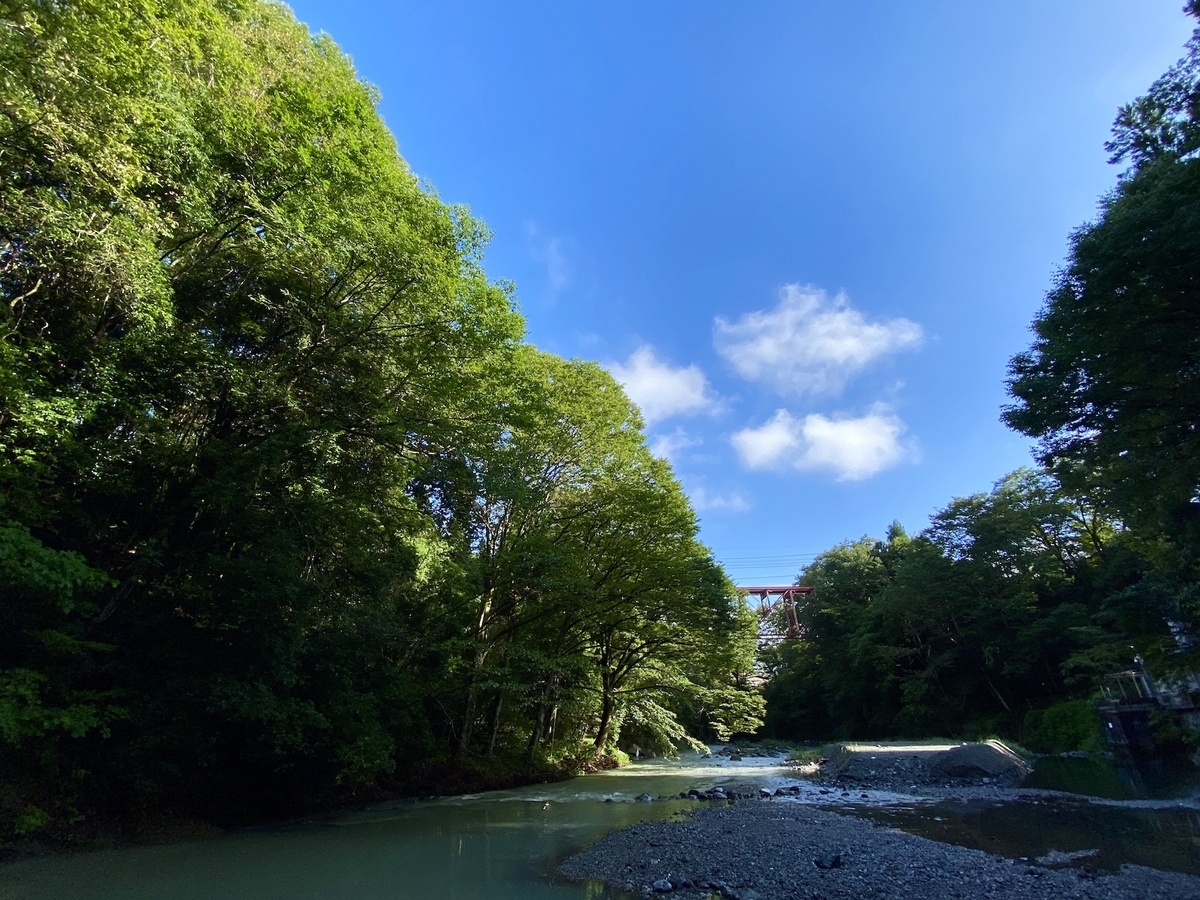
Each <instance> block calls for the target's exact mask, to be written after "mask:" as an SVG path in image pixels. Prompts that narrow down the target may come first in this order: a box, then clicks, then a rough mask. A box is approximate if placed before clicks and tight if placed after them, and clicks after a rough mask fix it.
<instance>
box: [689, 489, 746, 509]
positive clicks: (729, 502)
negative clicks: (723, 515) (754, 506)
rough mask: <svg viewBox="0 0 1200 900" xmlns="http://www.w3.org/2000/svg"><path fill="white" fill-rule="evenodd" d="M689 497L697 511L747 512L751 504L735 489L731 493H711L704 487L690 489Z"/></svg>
mask: <svg viewBox="0 0 1200 900" xmlns="http://www.w3.org/2000/svg"><path fill="white" fill-rule="evenodd" d="M688 497H689V498H690V499H691V501H692V506H693V507H694V508H695V509H696V510H697V512H734V513H740V512H746V511H747V510H748V509H750V504H749V502H747V500H746V498H745V497H743V496H742V495H741V494H739V493H738V492H737V491H733V492H732V493H729V494H710V493H709V492H708V491H707V490H705V489H704V488H702V487H697V488H693V489H692V490H690V491H688Z"/></svg>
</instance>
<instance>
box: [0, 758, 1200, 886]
mask: <svg viewBox="0 0 1200 900" xmlns="http://www.w3.org/2000/svg"><path fill="white" fill-rule="evenodd" d="M1063 762H1064V763H1066V764H1067V765H1066V766H1065V767H1064V768H1062V771H1060V772H1058V774H1056V775H1054V777H1055V778H1057V779H1058V782H1057V783H1055V784H1053V785H1048V786H1054V787H1059V788H1062V787H1063V786H1064V785H1065V784H1066V782H1067V781H1069V780H1070V779H1071V778H1075V779H1077V780H1078V781H1079V784H1080V785H1083V784H1084V783H1085V782H1087V784H1089V785H1090V786H1091V787H1090V789H1091V791H1092V792H1093V793H1094V792H1095V791H1096V790H1097V788H1096V785H1097V784H1105V785H1109V787H1110V788H1111V790H1112V791H1116V790H1118V789H1120V790H1126V789H1131V788H1129V787H1128V784H1127V783H1126V782H1124V781H1121V777H1120V775H1119V773H1117V774H1116V776H1115V777H1116V780H1115V781H1113V780H1112V777H1111V776H1112V775H1113V773H1108V774H1104V773H1103V772H1101V773H1100V774H1099V775H1098V774H1097V772H1096V771H1093V770H1092V769H1091V768H1084V767H1080V766H1077V765H1075V764H1076V763H1086V762H1088V761H1086V760H1064V761H1063ZM779 763H780V760H778V759H768V758H761V757H760V758H757V759H756V758H750V757H748V758H746V759H744V760H743V761H741V762H731V761H729V760H727V759H722V758H713V759H709V760H705V759H699V758H697V757H695V756H691V755H689V756H688V757H685V759H683V760H675V761H672V760H650V761H644V762H639V763H636V764H635V765H633V766H630V767H628V768H625V769H619V770H614V771H611V772H603V773H599V774H596V775H589V776H587V777H585V778H577V779H574V780H571V781H566V782H561V783H558V784H549V785H534V786H530V787H526V788H520V789H518V790H512V791H497V792H493V793H488V794H475V795H467V796H462V797H452V798H444V799H439V800H432V801H425V802H405V803H396V804H389V805H381V806H377V807H374V808H371V809H366V810H362V811H358V812H353V813H347V814H344V815H340V816H337V817H335V818H331V819H329V820H328V821H322V822H313V823H310V824H307V825H300V826H294V827H288V828H278V829H260V830H252V831H243V832H239V833H234V834H229V835H225V836H223V837H221V838H217V839H215V840H210V841H204V842H198V843H190V844H176V845H172V846H166V847H141V848H130V849H125V850H116V851H107V852H98V853H89V854H81V855H78V856H71V857H57V858H50V859H43V860H29V861H25V862H20V863H15V864H11V865H7V866H3V867H0V900H83V898H88V900H93V898H94V900H150V898H156V900H157V898H167V897H169V898H172V900H202V898H203V900H216V898H221V900H275V898H279V900H284V898H286V900H351V898H353V900H374V898H389V900H394V898H398V897H437V898H439V900H442V898H445V900H474V898H485V897H486V898H487V900H506V898H534V900H615V898H617V897H619V896H623V895H619V894H616V893H613V892H611V891H609V889H607V888H605V887H603V886H601V885H594V884H593V885H580V884H573V883H569V882H561V881H554V880H551V879H549V878H547V877H546V876H547V873H548V872H549V871H550V870H551V869H553V867H554V864H555V861H556V860H558V859H561V858H562V857H564V856H567V855H569V854H570V853H572V852H574V851H576V850H578V849H581V848H582V847H584V846H587V845H588V844H590V843H592V842H593V841H595V840H598V839H599V838H600V837H602V836H603V835H604V834H607V833H608V832H609V831H612V830H613V829H616V828H621V827H623V826H625V825H630V824H634V823H636V822H640V821H646V820H650V819H659V818H664V817H668V816H672V815H676V814H678V813H680V812H681V811H683V810H686V809H689V808H693V807H695V806H697V805H698V804H697V803H696V802H694V801H689V800H678V799H673V800H657V799H656V801H655V802H652V803H647V802H637V801H636V799H635V798H637V797H638V796H639V795H643V794H648V795H650V796H651V797H654V798H660V797H664V796H666V797H669V796H673V795H677V794H678V793H680V792H683V791H687V790H688V789H690V788H693V787H694V788H698V789H700V790H704V789H706V788H709V787H712V786H714V785H717V784H721V785H726V786H729V785H731V784H732V785H743V786H745V787H747V788H750V789H757V788H758V787H776V786H780V785H783V784H796V779H794V778H792V777H790V775H791V773H790V772H789V771H788V770H786V769H783V768H781V767H780V765H779ZM1039 770H1040V771H1042V772H1043V777H1047V778H1049V777H1050V776H1051V775H1052V774H1054V773H1053V772H1052V771H1051V769H1047V768H1045V767H1039ZM1063 772H1066V773H1068V774H1067V775H1063V774H1062V773H1063ZM1104 779H1108V780H1107V781H1105V780H1104ZM1142 783H1143V785H1145V784H1151V783H1152V784H1157V782H1154V781H1153V779H1151V781H1150V782H1146V781H1145V779H1144V778H1143V782H1142ZM1120 785H1125V787H1124V788H1120V787H1119V786H1120ZM1135 787H1136V785H1135ZM1105 789H1106V790H1107V789H1108V788H1105ZM1147 789H1148V788H1147ZM1188 789H1189V790H1190V789H1191V788H1188ZM822 790H823V788H822V787H821V786H820V785H816V784H813V783H811V782H800V793H799V796H798V797H796V798H795V800H796V801H798V802H806V803H813V804H818V805H821V806H826V807H830V808H834V809H839V808H841V805H842V804H845V803H848V802H850V801H851V800H852V801H853V802H854V803H855V804H856V805H855V806H854V807H853V808H852V809H849V810H847V811H852V812H854V813H855V814H857V815H868V816H870V817H871V818H874V819H876V820H877V821H881V822H885V823H887V824H889V825H894V826H897V827H901V828H903V829H904V830H906V831H913V832H915V833H918V834H923V835H926V836H927V837H931V838H935V839H938V840H943V841H949V842H952V843H958V844H965V845H967V846H973V847H979V848H980V849H984V850H988V851H991V852H993V853H1000V854H1003V855H1007V856H1012V857H1019V856H1037V855H1040V854H1041V853H1044V852H1046V851H1047V850H1050V849H1056V850H1064V851H1071V850H1083V849H1089V850H1090V849H1099V850H1100V851H1101V856H1100V858H1099V859H1098V862H1099V863H1100V864H1101V865H1108V866H1113V865H1117V864H1119V863H1120V862H1126V861H1132V862H1141V863H1144V864H1146V865H1151V866H1158V867H1161V868H1171V869H1177V870H1179V871H1185V872H1195V873H1198V874H1200V866H1198V863H1197V858H1198V857H1200V812H1197V805H1196V804H1195V803H1193V804H1192V806H1191V807H1190V808H1155V809H1149V808H1140V809H1132V808H1129V806H1128V805H1127V804H1120V803H1115V802H1112V801H1109V802H1107V803H1100V804H1089V803H1084V802H1081V801H1070V800H1067V801H1054V802H1046V801H1042V802H1037V803H1033V802H1022V803H1009V804H999V803H977V804H923V803H917V802H915V798H911V797H904V796H901V795H889V794H884V793H882V792H878V791H872V792H870V795H869V798H867V799H863V798H862V797H861V796H859V794H860V793H861V792H856V793H855V794H854V795H853V797H851V796H850V795H849V794H847V796H846V798H843V797H841V796H840V792H834V793H832V794H831V793H830V792H829V791H828V790H827V789H825V793H822V792H821V791H822ZM1119 796H1123V795H1119ZM606 801H607V802H606ZM1147 802H1148V803H1150V801H1147ZM1151 805H1153V804H1151ZM1160 805H1161V804H1160Z"/></svg>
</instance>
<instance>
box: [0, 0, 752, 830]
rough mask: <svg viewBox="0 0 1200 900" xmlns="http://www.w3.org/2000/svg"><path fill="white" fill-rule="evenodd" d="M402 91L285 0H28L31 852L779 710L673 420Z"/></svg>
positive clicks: (0, 103) (7, 657)
mask: <svg viewBox="0 0 1200 900" xmlns="http://www.w3.org/2000/svg"><path fill="white" fill-rule="evenodd" d="M376 100H377V97H376V95H375V93H374V91H373V90H372V88H370V87H369V86H367V85H365V84H363V83H362V82H360V81H359V80H358V79H357V78H356V76H355V73H354V71H353V69H352V67H351V65H350V62H349V61H348V60H347V58H346V57H345V56H344V55H343V54H342V53H341V52H340V51H339V50H338V48H337V47H336V46H335V45H334V44H333V42H332V41H331V40H330V39H329V38H327V37H324V36H321V37H313V36H312V35H310V34H309V32H308V31H307V30H306V29H305V28H304V27H303V26H301V25H300V24H298V23H297V22H296V21H295V19H294V18H293V16H292V14H291V13H290V12H289V11H288V10H287V9H286V7H284V6H282V5H280V4H276V3H271V2H261V0H187V2H165V3H149V2H144V0H79V2H70V3H59V2H47V0H14V2H7V3H2V4H0V301H2V302H0V597H2V598H3V601H2V610H3V615H4V627H3V628H2V629H0V773H2V777H3V784H2V786H0V839H4V838H6V837H7V838H11V837H13V836H14V835H17V836H19V835H31V834H39V835H49V836H53V834H54V833H55V830H56V829H63V828H68V827H82V826H79V825H78V823H79V821H80V820H84V822H85V824H86V821H87V817H88V816H94V813H95V811H96V810H103V811H105V813H106V814H111V813H113V812H114V811H115V812H119V811H121V810H123V809H124V810H129V809H135V810H136V809H138V808H151V807H156V806H157V807H161V806H168V807H172V808H176V809H181V810H183V811H185V812H191V813H200V814H202V815H204V814H207V815H216V816H230V815H241V814H247V815H260V814H262V813H263V812H264V811H275V810H280V809H284V808H296V807H302V806H305V805H308V804H311V803H313V802H317V801H327V800H331V799H336V798H339V797H344V796H347V795H350V794H355V793H358V794H359V795H363V794H364V792H367V793H369V792H371V791H376V790H380V789H387V788H395V789H404V788H406V787H407V788H410V789H411V788H412V787H413V786H422V787H424V788H426V789H428V787H429V786H430V782H431V779H433V778H435V777H438V776H439V775H441V776H445V777H447V778H450V777H457V776H459V775H462V774H463V773H467V774H468V775H471V773H475V776H477V778H478V779H482V780H486V779H488V778H492V779H503V778H505V777H510V776H515V777H527V776H529V775H530V774H537V773H539V772H542V773H549V772H551V771H552V769H551V768H550V767H552V766H554V765H561V766H565V767H567V768H570V767H571V766H578V765H584V764H586V763H588V761H589V760H592V759H594V758H596V757H602V756H604V755H605V754H608V753H611V752H612V751H613V750H614V748H616V747H617V746H618V745H619V744H622V745H629V746H631V745H633V744H637V745H639V746H641V747H644V748H648V749H656V750H662V749H666V748H668V747H670V746H671V745H672V743H673V742H675V741H679V740H682V739H684V734H685V726H686V727H688V728H690V729H692V731H693V732H694V733H696V734H707V735H712V736H715V735H717V734H727V733H728V732H729V731H730V730H731V729H734V730H745V729H753V728H754V727H756V725H757V724H758V722H759V721H760V719H759V718H758V717H759V715H760V714H761V711H762V699H761V696H759V695H758V694H757V693H756V692H755V691H753V690H751V689H749V688H748V687H747V686H746V676H747V675H748V674H749V672H750V671H751V669H752V667H753V653H754V639H755V627H754V620H753V616H751V615H750V613H749V612H748V611H747V610H746V608H745V605H744V604H743V603H742V602H741V601H740V600H739V598H738V596H737V594H736V592H735V591H734V589H733V586H732V585H731V583H730V581H729V580H728V578H727V577H726V575H725V574H724V572H723V571H722V569H721V568H720V567H719V566H718V565H717V564H716V563H715V562H714V561H713V559H712V557H711V555H710V553H709V551H708V550H707V549H706V548H705V547H703V546H702V545H700V544H699V543H698V542H697V539H696V533H697V526H696V520H695V515H694V513H693V511H692V509H691V507H690V506H689V504H688V501H687V499H686V497H685V495H684V494H683V492H682V490H681V488H680V486H679V484H678V482H677V481H676V480H675V478H674V477H673V475H672V473H671V471H670V469H669V467H668V466H667V464H666V463H665V462H663V461H662V460H660V459H657V458H656V457H654V456H653V455H652V454H651V453H650V452H649V451H648V449H647V446H646V442H645V438H644V434H643V426H642V421H641V418H640V416H639V413H638V411H637V409H636V407H635V406H633V405H632V404H631V403H630V401H629V400H628V399H627V398H626V396H625V395H624V393H623V392H622V390H621V388H620V386H619V385H618V384H617V383H616V382H615V381H614V380H613V379H612V378H611V377H610V376H609V375H608V374H607V373H606V372H604V371H603V370H602V369H600V368H599V367H598V366H596V365H595V364H592V363H585V362H579V361H567V360H563V359H560V358H557V357H555V356H552V355H550V354H546V353H542V352H539V351H538V350H536V349H535V348H533V347H532V346H530V345H529V344H527V343H525V342H524V341H523V322H522V319H521V317H520V315H519V314H518V313H517V312H516V311H515V301H514V296H513V291H512V288H511V286H509V285H506V284H498V283H494V282H490V281H488V279H487V278H486V277H485V274H484V272H483V271H482V269H481V266H480V259H481V255H482V252H483V248H484V244H485V241H486V238H487V233H486V230H485V228H484V227H483V225H482V224H480V223H479V222H478V221H476V220H475V219H473V218H472V217H471V216H470V214H469V213H468V211H467V210H466V209H463V208H458V207H451V206H447V205H445V204H444V203H442V202H441V201H439V200H438V198H437V197H436V196H435V195H434V194H433V193H432V192H431V190H429V189H428V188H427V187H424V186H422V185H421V184H420V183H419V182H418V179H417V178H416V177H415V176H414V175H413V174H412V172H411V171H410V170H409V169H408V167H407V166H406V164H405V163H404V161H403V160H402V159H401V158H400V156H399V155H398V154H397V150H396V145H395V141H394V139H393V137H392V136H391V135H390V134H389V133H388V131H387V130H386V129H385V127H384V125H383V123H382V121H381V120H380V117H379V116H378V114H377V112H376V108H375V106H376ZM463 783H464V784H465V783H467V782H463Z"/></svg>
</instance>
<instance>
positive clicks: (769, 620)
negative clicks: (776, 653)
mask: <svg viewBox="0 0 1200 900" xmlns="http://www.w3.org/2000/svg"><path fill="white" fill-rule="evenodd" d="M812 592H813V588H811V587H808V586H806V585H802V584H785V585H774V586H767V587H759V586H751V587H739V588H738V593H739V594H741V595H742V596H743V597H745V598H746V600H747V602H750V603H753V604H755V605H754V606H753V607H752V608H753V609H754V610H755V612H757V613H758V639H759V640H760V641H765V642H768V643H776V642H778V641H783V640H789V639H791V638H798V637H800V617H799V616H798V615H797V614H796V605H797V604H799V603H803V602H804V600H805V599H806V598H807V597H808V596H809V595H810V594H812ZM776 610H780V611H782V612H783V615H782V617H780V616H774V615H772V613H774V612H775V611H776ZM781 619H782V625H783V631H780V630H779V625H780V620H781Z"/></svg>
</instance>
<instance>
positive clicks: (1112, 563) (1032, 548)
mask: <svg viewBox="0 0 1200 900" xmlns="http://www.w3.org/2000/svg"><path fill="white" fill-rule="evenodd" d="M1131 544H1133V545H1135V544H1136V541H1134V540H1132V538H1131V537H1130V536H1129V535H1128V534H1127V533H1126V532H1124V531H1122V530H1121V529H1120V528H1118V526H1117V525H1116V524H1115V523H1113V522H1112V521H1110V520H1106V519H1105V518H1103V516H1102V515H1101V514H1100V513H1099V512H1098V511H1097V509H1096V508H1095V507H1094V506H1093V505H1091V504H1090V503H1089V502H1086V501H1081V500H1079V499H1078V498H1075V497H1073V496H1072V495H1071V494H1070V493H1068V492H1066V491H1064V490H1063V489H1062V488H1061V487H1060V486H1059V485H1058V483H1057V482H1056V481H1055V480H1054V479H1053V478H1052V477H1050V476H1049V475H1048V474H1047V473H1045V472H1044V471H1043V472H1038V471H1032V470H1022V471H1019V472H1015V473H1013V474H1011V475H1009V476H1007V477H1006V478H1004V479H1003V480H1001V481H1000V482H998V483H997V485H996V487H995V488H994V489H993V490H992V491H991V492H990V493H988V494H980V495H976V496H972V497H967V498H961V499H957V500H954V501H953V502H951V503H950V504H949V505H948V506H947V507H946V508H945V509H943V510H942V511H940V512H938V513H937V514H935V515H934V516H933V517H932V523H931V525H930V527H929V528H928V529H927V530H926V531H925V532H923V533H922V534H920V535H918V536H917V537H915V538H909V537H908V536H907V535H906V534H904V532H903V530H902V529H900V528H899V527H898V526H895V525H893V527H892V529H891V531H890V532H889V535H888V538H887V540H886V541H875V540H871V539H869V538H864V539H862V540H860V541H857V542H855V543H850V544H843V545H841V546H840V547H836V548H834V549H832V550H829V551H826V552H825V553H823V554H821V555H820V556H818V557H817V558H816V560H814V561H813V563H812V564H811V565H810V566H809V567H808V568H807V569H806V570H805V571H804V572H802V573H801V575H800V579H799V580H800V582H802V583H804V584H810V585H812V586H813V587H814V588H815V592H814V594H813V596H812V599H811V600H810V601H809V602H808V603H807V604H806V605H805V606H804V608H803V609H801V610H800V611H799V616H800V620H801V625H802V629H803V636H802V637H801V639H800V640H797V641H795V642H792V643H790V644H786V645H784V647H783V648H782V649H780V650H778V651H775V653H774V655H773V658H768V659H767V660H766V662H767V664H768V666H769V668H770V670H771V673H772V676H773V677H772V678H771V680H770V681H769V683H768V684H767V687H766V689H765V694H766V698H767V703H768V706H767V727H768V730H769V731H770V732H771V733H773V734H775V735H776V736H781V737H793V738H802V739H812V738H826V737H844V738H859V737H862V738H880V737H893V736H898V735H902V736H905V737H925V736H933V735H964V736H968V737H976V736H979V735H986V734H991V733H1005V734H1009V735H1012V736H1016V735H1017V733H1018V731H1019V730H1020V728H1021V726H1022V723H1023V721H1028V720H1027V718H1026V712H1027V711H1028V710H1029V709H1031V708H1033V709H1035V710H1036V709H1041V708H1043V707H1045V706H1049V705H1052V704H1054V703H1056V702H1064V701H1087V700H1088V699H1089V698H1090V697H1091V695H1092V694H1093V692H1094V691H1095V690H1096V688H1097V679H1098V678H1099V677H1100V676H1102V675H1103V674H1106V673H1107V672H1110V671H1112V670H1114V669H1115V668H1117V667H1118V666H1121V665H1128V663H1129V661H1130V660H1131V658H1132V657H1133V655H1134V654H1135V652H1138V651H1141V652H1142V653H1144V654H1146V655H1147V656H1148V657H1153V658H1154V659H1156V660H1161V659H1162V658H1163V655H1164V652H1166V651H1168V650H1170V649H1171V647H1170V643H1171V642H1170V641H1169V635H1168V633H1167V628H1166V623H1165V621H1164V619H1163V618H1162V617H1161V615H1155V614H1154V611H1153V610H1149V611H1148V610H1147V609H1146V608H1145V607H1144V606H1140V605H1138V604H1131V603H1130V602H1129V597H1130V596H1131V595H1135V594H1137V593H1139V589H1143V590H1142V593H1144V585H1145V582H1146V580H1147V578H1148V576H1149V575H1150V573H1151V566H1150V563H1149V562H1148V561H1147V560H1146V559H1145V558H1143V557H1141V556H1139V555H1138V554H1137V553H1136V552H1135V550H1133V549H1131ZM1135 648H1136V649H1135ZM1085 705H1086V703H1085Z"/></svg>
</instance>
